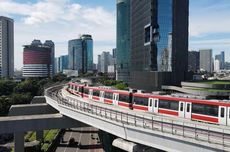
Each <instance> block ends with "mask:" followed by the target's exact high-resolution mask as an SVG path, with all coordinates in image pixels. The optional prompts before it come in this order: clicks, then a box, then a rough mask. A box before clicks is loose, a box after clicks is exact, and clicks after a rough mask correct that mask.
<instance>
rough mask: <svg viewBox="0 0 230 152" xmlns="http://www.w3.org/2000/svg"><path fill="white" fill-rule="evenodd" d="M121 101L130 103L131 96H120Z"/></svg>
mask: <svg viewBox="0 0 230 152" xmlns="http://www.w3.org/2000/svg"><path fill="white" fill-rule="evenodd" d="M119 101H122V102H127V103H129V96H128V95H122V94H119Z"/></svg>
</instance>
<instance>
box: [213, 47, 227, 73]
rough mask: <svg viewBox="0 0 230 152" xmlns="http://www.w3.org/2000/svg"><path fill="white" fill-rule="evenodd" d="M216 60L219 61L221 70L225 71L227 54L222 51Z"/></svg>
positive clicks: (216, 56)
mask: <svg viewBox="0 0 230 152" xmlns="http://www.w3.org/2000/svg"><path fill="white" fill-rule="evenodd" d="M215 60H219V63H220V69H221V70H223V69H224V68H225V53H224V51H222V52H221V53H220V54H217V55H215Z"/></svg>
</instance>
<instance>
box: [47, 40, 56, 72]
mask: <svg viewBox="0 0 230 152" xmlns="http://www.w3.org/2000/svg"><path fill="white" fill-rule="evenodd" d="M44 46H47V47H49V48H51V64H52V71H53V73H52V75H54V72H55V71H54V68H55V63H54V62H55V45H54V42H53V41H51V40H46V41H45V43H44Z"/></svg>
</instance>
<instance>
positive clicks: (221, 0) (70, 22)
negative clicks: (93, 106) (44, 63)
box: [0, 0, 230, 69]
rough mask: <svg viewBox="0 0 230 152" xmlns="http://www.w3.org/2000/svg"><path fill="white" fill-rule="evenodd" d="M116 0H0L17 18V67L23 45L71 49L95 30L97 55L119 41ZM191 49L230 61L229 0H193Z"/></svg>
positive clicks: (5, 12) (0, 11)
mask: <svg viewBox="0 0 230 152" xmlns="http://www.w3.org/2000/svg"><path fill="white" fill-rule="evenodd" d="M115 3H116V0H0V15H1V16H7V17H10V18H13V19H14V21H15V23H14V30H15V33H14V36H15V50H14V51H15V68H17V69H20V68H21V67H22V63H23V56H22V52H23V47H22V46H23V45H26V44H30V43H31V41H32V40H33V39H40V40H41V41H42V42H44V41H45V40H53V41H54V42H55V51H56V52H55V56H56V57H57V56H60V55H66V54H68V40H71V39H76V38H78V37H79V35H80V34H91V35H92V36H93V40H94V61H95V62H96V61H97V55H98V54H100V53H101V52H102V51H111V50H112V49H113V48H115V47H116V5H115ZM189 13H190V16H189V50H199V49H205V48H212V49H213V50H214V52H213V54H218V53H219V52H220V51H225V53H226V60H227V61H230V52H229V51H230V20H229V16H230V3H229V0H190V11H189Z"/></svg>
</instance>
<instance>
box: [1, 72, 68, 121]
mask: <svg viewBox="0 0 230 152" xmlns="http://www.w3.org/2000/svg"><path fill="white" fill-rule="evenodd" d="M64 80H66V81H68V80H69V79H67V78H66V76H65V75H63V74H58V75H56V76H54V77H53V78H52V79H26V80H23V81H21V82H14V81H13V80H3V79H0V116H6V115H7V114H8V111H9V108H10V106H11V105H14V104H27V103H30V101H31V100H32V98H33V97H34V96H39V95H42V94H43V91H44V87H45V86H47V85H51V84H53V83H57V82H61V81H64Z"/></svg>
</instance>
